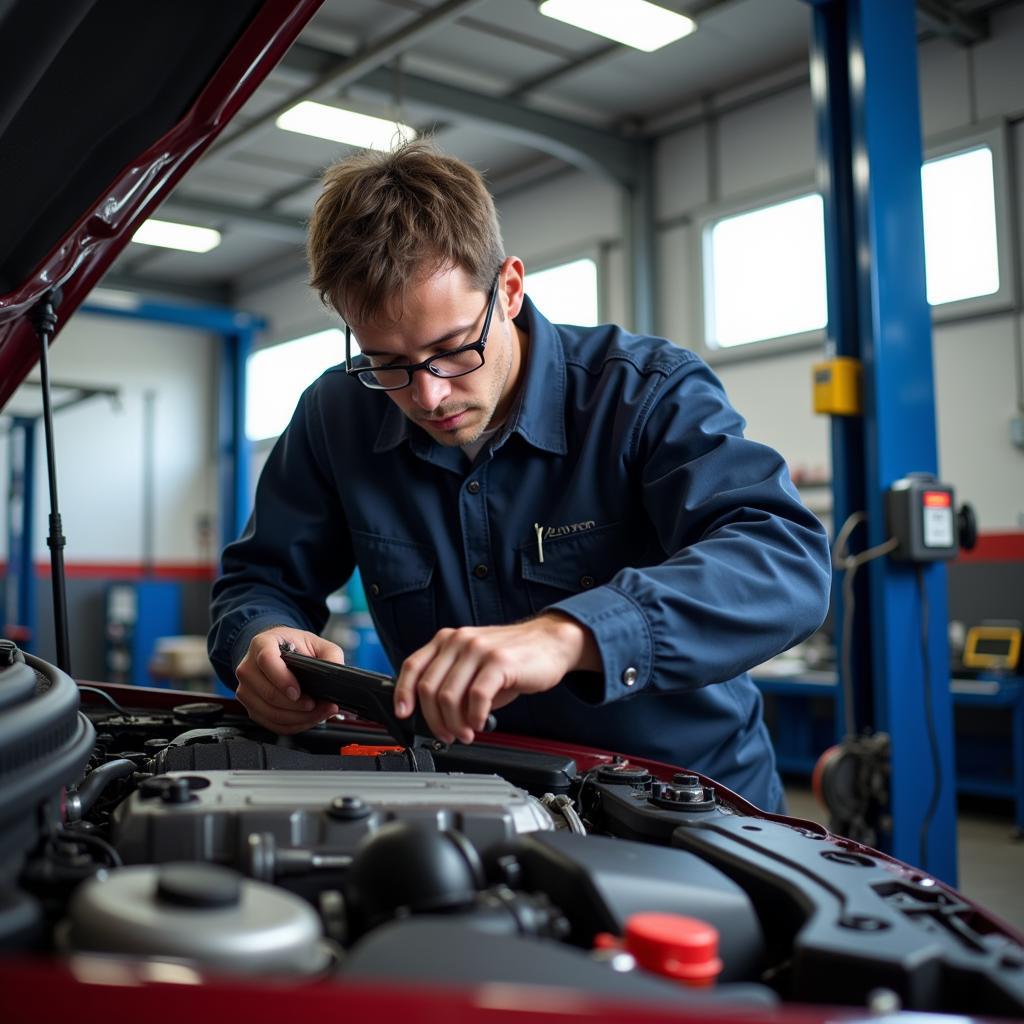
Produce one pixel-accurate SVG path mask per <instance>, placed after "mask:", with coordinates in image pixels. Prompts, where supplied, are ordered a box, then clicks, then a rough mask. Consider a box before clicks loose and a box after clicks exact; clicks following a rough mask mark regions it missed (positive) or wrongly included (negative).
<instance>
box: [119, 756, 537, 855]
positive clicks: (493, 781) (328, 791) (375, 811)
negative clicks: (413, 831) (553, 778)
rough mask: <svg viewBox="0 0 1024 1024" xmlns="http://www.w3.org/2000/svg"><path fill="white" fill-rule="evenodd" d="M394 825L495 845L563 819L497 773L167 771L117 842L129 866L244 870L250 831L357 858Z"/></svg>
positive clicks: (127, 808)
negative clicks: (195, 864)
mask: <svg viewBox="0 0 1024 1024" xmlns="http://www.w3.org/2000/svg"><path fill="white" fill-rule="evenodd" d="M389 821H408V822H413V823H417V824H425V825H431V826H433V827H435V828H438V829H456V830H458V831H459V832H461V833H462V834H463V835H465V836H466V838H467V839H468V840H469V841H470V842H471V843H473V845H474V846H476V848H477V849H480V850H482V849H486V848H487V847H489V846H491V845H492V844H494V843H497V842H502V841H506V840H509V839H512V838H514V837H515V836H517V835H523V834H525V833H530V832H538V831H547V830H551V829H553V828H554V822H553V820H552V818H551V815H550V814H549V813H548V811H547V809H546V808H545V807H544V805H543V804H541V803H540V802H539V801H538V800H536V799H534V798H533V797H532V796H530V795H529V794H528V793H526V792H524V791H523V790H521V789H518V788H517V787H515V786H513V785H511V784H510V783H508V782H506V781H505V780H504V779H502V778H500V777H499V776H497V775H458V774H445V773H441V772H415V773H404V772H403V773H390V772H321V771H289V772H266V771H211V772H196V773H192V772H168V773H167V774H166V775H160V776H157V777H155V778H152V779H149V780H147V781H146V782H145V783H143V785H142V786H141V787H140V788H139V790H138V791H137V792H135V793H133V794H132V796H131V797H130V798H129V799H128V800H126V801H124V802H123V803H122V804H121V805H120V806H119V807H118V809H117V811H116V812H115V814H114V819H113V839H114V845H115V846H116V847H117V850H118V852H119V853H120V854H121V856H122V858H123V859H124V861H125V863H126V864H163V863H167V862H168V861H179V860H192V861H207V862H215V863H219V864H233V865H236V866H238V867H240V868H242V869H243V870H244V869H245V867H246V858H247V856H248V851H249V848H250V843H249V837H250V836H253V835H261V836H265V835H269V836H270V837H272V841H273V843H274V844H275V846H276V847H277V848H278V849H289V848H302V849H304V850H309V851H312V852H314V853H325V852H329V853H330V854H332V855H351V854H352V853H354V852H355V850H356V847H357V846H358V844H359V842H360V840H361V839H363V837H364V836H366V835H368V834H369V833H371V832H374V831H376V830H377V829H378V828H380V826H381V825H383V824H385V823H386V822H389Z"/></svg>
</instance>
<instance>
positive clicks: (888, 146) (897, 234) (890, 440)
mask: <svg viewBox="0 0 1024 1024" xmlns="http://www.w3.org/2000/svg"><path fill="white" fill-rule="evenodd" d="M914 8H915V5H914V3H913V2H912V0H833V2H831V3H828V2H819V3H817V4H815V50H814V53H813V59H812V73H813V76H814V78H815V81H816V88H815V99H816V102H817V104H818V110H819V129H820V134H821V136H822V141H823V167H824V170H825V171H826V172H827V173H826V174H825V176H824V178H823V184H824V186H825V194H826V238H827V251H828V254H829V257H830V261H831V262H830V267H829V274H830V280H829V320H830V330H829V333H830V339H831V340H832V341H833V342H834V344H835V346H836V349H837V351H838V352H839V354H847V355H854V356H856V357H858V358H859V359H860V360H861V361H862V364H863V369H864V418H863V422H862V423H859V424H858V423H836V424H835V426H834V427H833V475H834V478H835V480H836V485H835V502H836V527H837V528H838V526H840V525H841V523H842V521H843V517H845V515H847V514H848V513H849V512H850V511H853V510H855V509H858V508H859V509H863V510H864V511H865V513H866V515H867V523H866V529H865V530H863V531H861V533H860V535H859V536H860V538H861V543H860V544H858V545H857V547H858V548H864V547H868V546H872V545H875V544H880V543H882V542H883V541H884V540H885V539H886V537H887V529H886V521H885V508H884V496H885V491H886V490H887V488H888V487H889V486H890V485H891V484H892V483H893V481H895V480H897V479H899V478H900V477H902V476H904V475H906V474H907V473H909V472H914V471H924V472H933V473H937V467H938V456H937V444H936V429H935V396H934V384H933V370H932V346H931V311H930V308H929V306H928V302H927V298H926V290H925V272H924V226H923V215H922V200H921V158H922V154H921V124H920V111H919V99H918V80H917V37H916V26H915V10H914ZM918 571H920V573H921V580H922V590H921V593H922V595H923V596H924V599H925V600H924V602H922V600H921V597H920V596H919V593H918V588H917V585H916V578H915V577H916V573H917V572H918ZM862 572H864V573H865V574H866V576H867V587H866V588H864V590H862V592H861V594H860V598H861V600H862V601H863V600H864V599H865V598H866V601H867V605H868V608H865V607H864V605H863V604H861V606H860V607H859V609H858V618H859V620H860V621H859V624H858V627H857V630H856V631H855V633H854V645H855V649H856V650H857V651H858V652H860V654H861V656H860V657H859V658H858V659H855V661H854V673H853V674H854V684H855V688H856V691H857V699H856V709H857V725H858V727H859V728H865V727H873V728H874V729H875V730H878V731H884V732H887V733H888V734H889V735H890V737H891V740H892V779H891V810H892V831H891V834H890V835H889V836H887V837H886V842H885V845H886V847H887V848H888V849H889V850H890V851H891V852H892V853H893V854H894V855H895V856H897V857H899V858H900V859H901V860H905V861H908V862H910V863H913V864H922V862H923V864H922V866H925V867H927V869H928V870H929V871H930V872H931V873H932V874H935V875H937V876H939V877H940V878H942V879H943V880H945V881H947V882H950V883H955V882H956V873H957V869H956V803H955V792H954V784H953V778H954V775H953V717H952V701H951V697H950V692H949V652H948V644H947V638H946V572H945V567H944V566H942V565H939V564H932V565H929V566H926V567H924V568H923V569H921V570H916V569H915V567H913V566H909V565H905V564H900V563H897V562H893V561H892V560H890V559H887V558H882V559H878V560H876V561H874V562H871V563H869V565H868V566H867V567H866V568H865V569H864V570H862ZM862 612H863V613H866V614H860V613H862ZM923 627H924V629H923ZM926 666H927V671H926ZM929 706H930V709H931V711H930V714H928V713H927V712H926V709H927V708H928V707H929ZM930 733H931V734H932V735H934V740H935V742H936V743H937V746H938V752H939V764H938V766H936V764H935V757H933V754H932V750H931V743H930V740H929V734H930ZM926 818H927V819H928V820H927V822H926ZM925 832H926V833H927V835H926V837H925Z"/></svg>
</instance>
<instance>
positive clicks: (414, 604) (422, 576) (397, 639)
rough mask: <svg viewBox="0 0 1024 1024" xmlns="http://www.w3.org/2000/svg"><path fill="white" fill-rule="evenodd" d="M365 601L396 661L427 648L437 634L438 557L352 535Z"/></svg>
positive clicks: (401, 543)
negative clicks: (435, 575) (427, 643)
mask: <svg viewBox="0 0 1024 1024" xmlns="http://www.w3.org/2000/svg"><path fill="white" fill-rule="evenodd" d="M351 533H352V544H353V547H354V548H355V555H356V563H357V564H358V566H359V573H360V575H361V576H362V578H363V586H364V588H365V590H366V601H367V604H368V606H369V608H370V614H371V615H372V616H373V621H374V625H375V626H376V627H377V632H378V633H379V634H380V638H381V641H382V642H383V644H384V646H385V648H386V649H387V651H388V654H389V655H390V656H391V657H392V660H394V657H395V655H396V654H397V653H401V655H402V657H405V656H406V655H408V654H411V653H412V652H413V651H414V650H415V649H416V648H417V647H421V646H423V644H425V643H426V642H427V641H428V640H430V639H431V638H432V637H433V635H434V633H436V632H437V611H436V607H435V600H434V587H433V580H434V572H435V567H436V565H437V555H436V553H435V552H434V549H433V548H432V547H429V546H428V545H426V544H414V543H412V542H411V541H406V540H395V539H393V538H391V537H381V536H379V535H378V534H374V533H364V532H363V531H361V530H352V531H351Z"/></svg>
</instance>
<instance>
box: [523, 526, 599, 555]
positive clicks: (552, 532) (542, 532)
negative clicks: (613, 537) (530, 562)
mask: <svg viewBox="0 0 1024 1024" xmlns="http://www.w3.org/2000/svg"><path fill="white" fill-rule="evenodd" d="M596 525H597V523H596V522H595V521H594V520H593V519H585V520H583V522H582V523H566V525H565V526H541V525H540V523H534V524H533V532H534V533H535V534H536V535H537V561H538V562H541V563H543V561H544V541H546V540H551V538H552V537H568V536H569V535H570V534H573V533H582V532H583V531H584V530H592V529H593V528H594V527H595V526H596Z"/></svg>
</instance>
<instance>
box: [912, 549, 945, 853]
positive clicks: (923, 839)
mask: <svg viewBox="0 0 1024 1024" xmlns="http://www.w3.org/2000/svg"><path fill="white" fill-rule="evenodd" d="M914 572H915V575H916V577H917V595H918V600H919V601H920V604H921V662H922V666H923V669H924V720H925V727H926V728H927V730H928V746H929V748H930V750H931V755H932V796H931V800H929V802H928V810H927V811H925V815H924V820H923V821H922V822H921V834H920V838H919V843H918V845H919V851H918V859H919V860H920V862H921V867H922V868H924V869H925V870H927V869H928V832H929V830H930V829H931V826H932V821H933V820H934V819H935V812H936V811H937V810H938V807H939V797H940V796H941V795H942V753H941V751H940V750H939V736H938V733H937V732H936V729H935V709H934V707H933V706H932V667H931V666H932V662H931V657H930V655H929V653H928V591H927V589H926V588H925V585H924V570H923V569H922V567H921V566H920V564H918V565H915V566H914Z"/></svg>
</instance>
